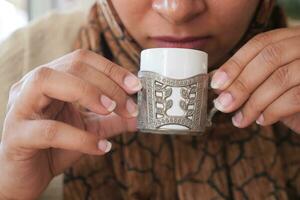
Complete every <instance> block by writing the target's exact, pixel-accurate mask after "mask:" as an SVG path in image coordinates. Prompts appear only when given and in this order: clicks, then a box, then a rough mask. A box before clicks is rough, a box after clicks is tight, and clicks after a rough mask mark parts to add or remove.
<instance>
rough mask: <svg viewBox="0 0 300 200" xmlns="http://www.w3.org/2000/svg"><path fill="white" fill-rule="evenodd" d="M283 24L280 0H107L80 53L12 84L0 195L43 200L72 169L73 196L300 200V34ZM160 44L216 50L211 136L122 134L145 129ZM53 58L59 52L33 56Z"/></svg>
mask: <svg viewBox="0 0 300 200" xmlns="http://www.w3.org/2000/svg"><path fill="white" fill-rule="evenodd" d="M67 22H68V23H71V22H72V21H71V22H70V21H66V23H65V24H68V23H67ZM73 22H74V23H75V19H74V20H73ZM55 23H60V21H59V20H56V22H52V24H51V25H54V24H55ZM283 26H284V16H283V14H282V13H281V12H280V9H279V8H278V7H277V6H275V5H274V1H273V0H253V1H248V0H240V1H235V0H226V1H205V0H197V1H196V0H195V1H187V0H127V1H124V0H111V1H105V0H102V1H99V3H98V4H96V5H94V6H93V7H92V9H91V11H90V15H89V21H88V23H87V24H86V25H85V26H83V27H82V28H81V29H80V31H79V36H78V38H77V39H76V42H75V44H76V45H75V49H81V50H75V51H73V52H70V53H68V54H66V55H61V56H60V58H58V59H54V60H53V61H51V62H48V63H46V62H45V63H43V64H42V63H40V64H39V65H36V66H32V67H31V68H33V67H34V69H32V70H31V71H30V70H28V68H30V67H27V68H26V67H25V70H24V69H23V72H22V74H26V75H24V76H23V78H21V80H20V81H18V82H16V83H15V84H14V85H13V86H12V88H11V90H10V94H9V100H8V106H7V114H6V117H5V122H4V125H3V126H4V128H3V136H2V142H1V146H0V165H1V171H0V176H1V179H0V196H1V197H2V199H35V198H37V197H38V196H39V195H40V194H41V193H42V191H43V190H44V189H45V188H46V187H47V185H48V184H49V182H50V180H51V179H52V178H53V177H54V176H56V175H58V174H61V173H63V172H65V181H64V196H65V199H180V200H186V199H299V197H300V193H299V191H300V179H299V170H300V164H299V161H300V154H299V153H300V138H299V136H298V135H297V133H300V113H299V112H300V109H299V108H300V106H299V105H300V98H299V94H300V92H299V91H300V86H299V84H300V78H299V77H300V68H299V64H300V61H299V59H300V51H299V44H300V29H299V28H283V29H277V28H280V27H283ZM271 29H276V30H272V31H271ZM37 30H39V29H37ZM52 30H53V29H52ZM57 31H58V32H59V31H61V30H60V29H57ZM260 32H266V33H263V34H259V33H260ZM51 34H56V33H55V31H54V32H50V33H49V34H47V35H51ZM257 34H258V35H257ZM47 35H46V36H43V35H34V36H33V38H32V39H33V41H34V39H38V38H39V37H47ZM255 35H257V36H255ZM253 36H255V37H253ZM30 38H31V37H30ZM46 45H47V44H46ZM49 45H50V46H51V45H52V44H50V42H49ZM54 47H55V46H54ZM152 47H180V48H194V49H200V50H203V51H206V52H208V54H209V56H210V62H209V67H210V71H213V70H214V69H217V70H216V72H215V73H214V76H213V77H212V83H211V86H212V87H213V88H214V89H216V90H215V92H216V93H218V94H219V96H218V97H217V98H216V100H215V101H214V103H215V106H216V107H217V108H218V109H219V110H220V111H221V112H222V113H223V114H221V113H219V114H218V115H217V116H216V119H215V121H214V126H213V127H212V128H211V129H210V130H208V131H207V133H206V134H205V135H207V137H205V138H204V137H190V136H161V135H151V134H136V133H134V134H132V133H131V134H130V133H127V134H122V135H120V136H117V135H119V134H121V133H125V132H135V131H137V130H136V116H137V114H138V110H137V106H136V104H135V103H134V101H133V97H132V95H133V94H135V93H136V92H137V91H139V90H140V89H141V84H140V82H139V80H138V79H137V77H136V76H135V75H134V74H135V73H136V72H137V71H138V65H139V53H140V51H141V49H144V48H152ZM43 51H46V52H47V51H55V49H49V48H48V49H47V46H42V47H41V48H40V49H36V50H32V51H30V52H29V53H27V54H26V56H27V57H26V59H28V58H32V57H35V56H36V57H37V58H36V59H37V60H38V57H39V56H38V55H39V53H43ZM32 52H35V53H32ZM1 55H2V57H3V56H5V54H1ZM2 57H1V59H2V60H3V58H2ZM104 57H106V58H104ZM14 62H16V61H15V60H14V59H13V58H11V60H10V62H9V61H7V62H2V63H1V68H3V67H4V68H6V69H7V65H9V64H8V63H14ZM9 66H10V67H11V68H10V70H12V67H18V66H13V65H9ZM26 69H27V70H26ZM24 71H25V72H24ZM211 96H212V97H211V100H212V98H214V97H213V96H214V95H213V94H211ZM226 113H228V114H226ZM229 113H236V114H235V115H234V116H233V117H232V121H231V114H229ZM255 121H256V122H257V123H254V122H255ZM277 122H278V123H277ZM258 124H259V125H260V126H259V125H258ZM283 124H284V126H283ZM113 136H115V137H113ZM107 139H110V141H112V144H111V143H110V142H108V140H107ZM111 148H112V150H111ZM109 151H111V152H110V153H108V152H109ZM105 153H108V154H107V155H106V156H101V155H103V154H105ZM88 155H90V156H88ZM92 155H93V156H92Z"/></svg>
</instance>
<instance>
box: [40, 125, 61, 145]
mask: <svg viewBox="0 0 300 200" xmlns="http://www.w3.org/2000/svg"><path fill="white" fill-rule="evenodd" d="M57 133H58V125H57V123H55V122H51V121H49V122H46V124H45V125H44V132H43V136H44V139H45V141H46V142H52V141H53V140H54V139H55V138H56V135H57Z"/></svg>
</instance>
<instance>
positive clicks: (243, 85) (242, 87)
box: [234, 78, 250, 94]
mask: <svg viewBox="0 0 300 200" xmlns="http://www.w3.org/2000/svg"><path fill="white" fill-rule="evenodd" d="M234 85H235V88H236V89H237V90H239V91H240V92H243V93H244V94H245V93H246V94H249V93H250V88H249V87H248V86H247V82H246V81H245V80H243V79H241V78H238V79H236V81H235V82H234Z"/></svg>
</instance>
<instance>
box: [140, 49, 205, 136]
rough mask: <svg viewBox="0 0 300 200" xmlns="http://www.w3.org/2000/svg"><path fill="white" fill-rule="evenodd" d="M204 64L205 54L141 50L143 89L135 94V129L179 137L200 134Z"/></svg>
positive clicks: (185, 50) (172, 50)
mask: <svg viewBox="0 0 300 200" xmlns="http://www.w3.org/2000/svg"><path fill="white" fill-rule="evenodd" d="M207 63H208V55H207V53H205V52H203V51H198V50H193V49H182V48H153V49H146V50H144V51H142V53H141V64H140V72H139V77H140V78H141V81H142V84H143V89H142V91H141V92H140V93H139V94H138V105H139V109H140V114H139V116H138V128H139V130H140V131H141V132H153V133H165V134H174V133H179V134H180V133H188V132H193V133H194V132H203V131H204V129H205V126H206V121H207V119H206V118H207V90H208V74H207V71H208V69H207V65H208V64H207ZM192 87H193V88H192ZM183 90H185V91H183ZM183 96H185V97H186V99H185V98H183ZM194 101H196V102H194ZM191 102H194V104H191ZM200 107H201V108H200ZM192 113H193V114H192ZM204 118H205V120H204ZM200 121H201V123H200ZM192 125H193V126H192Z"/></svg>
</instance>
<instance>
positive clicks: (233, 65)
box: [228, 57, 244, 72]
mask: <svg viewBox="0 0 300 200" xmlns="http://www.w3.org/2000/svg"><path fill="white" fill-rule="evenodd" d="M228 64H229V65H228V66H230V69H231V70H233V71H236V72H240V71H242V70H243V68H244V67H243V65H242V62H241V61H240V60H239V59H237V58H235V57H233V58H231V59H230V60H229V63H228Z"/></svg>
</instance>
